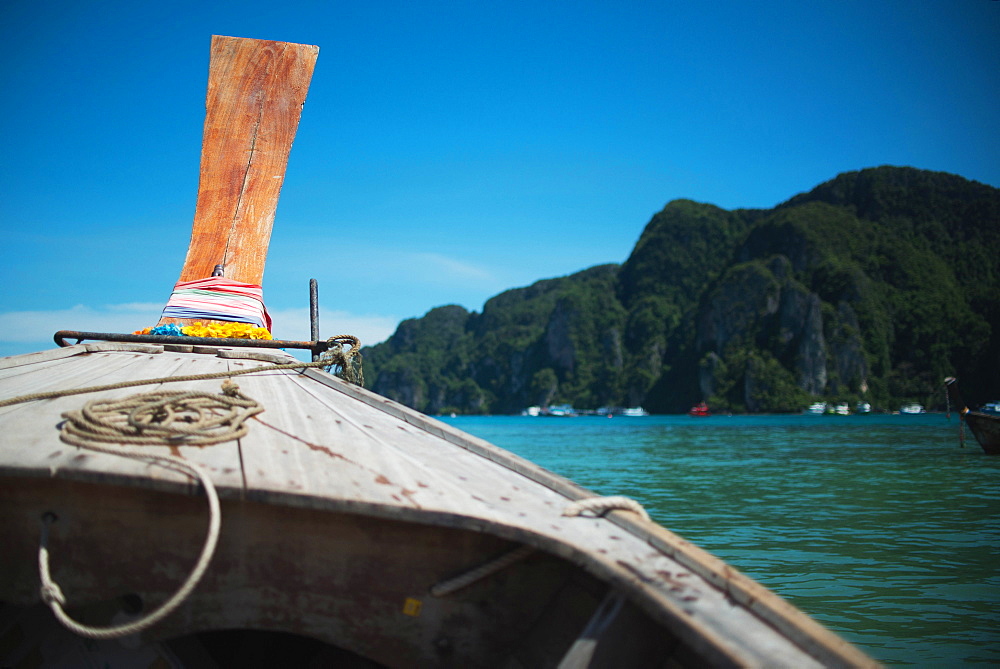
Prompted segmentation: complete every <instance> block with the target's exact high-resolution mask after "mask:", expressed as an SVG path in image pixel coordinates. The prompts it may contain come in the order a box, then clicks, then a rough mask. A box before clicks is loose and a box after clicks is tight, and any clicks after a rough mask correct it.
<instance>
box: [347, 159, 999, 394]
mask: <svg viewBox="0 0 1000 669" xmlns="http://www.w3.org/2000/svg"><path fill="white" fill-rule="evenodd" d="M998 292H1000V190H997V189H995V188H991V187H989V186H985V185H982V184H979V183H975V182H971V181H967V180H965V179H962V178H961V177H957V176H954V175H951V174H944V173H935V172H926V171H921V170H916V169H912V168H897V167H880V168H874V169H868V170H863V171H860V172H851V173H847V174H842V175H840V176H838V177H837V178H835V179H833V180H832V181H830V182H827V183H824V184H822V185H820V186H818V187H816V188H815V189H813V190H812V191H810V192H809V193H804V194H801V195H798V196H796V197H793V198H792V199H790V200H789V201H787V202H786V203H784V204H782V205H779V206H778V207H775V208H774V209H771V210H736V211H726V210H723V209H720V208H718V207H715V206H712V205H708V204H700V203H696V202H691V201H689V200H677V201H674V202H671V203H669V204H668V205H667V206H666V207H664V209H663V210H662V211H660V212H659V213H657V214H656V215H655V216H654V217H653V218H652V220H651V221H650V222H649V223H648V225H647V226H646V228H645V230H644V231H643V234H642V236H641V237H640V239H639V241H638V242H637V244H636V246H635V248H634V249H633V252H632V254H631V256H630V257H629V258H628V260H627V261H626V262H625V263H624V264H623V265H621V266H617V265H603V266H599V267H593V268H590V269H587V270H584V271H582V272H579V273H577V274H574V275H571V276H567V277H562V278H558V279H547V280H543V281H539V282H537V283H535V284H533V285H531V286H528V287H525V288H517V289H513V290H508V291H506V292H504V293H502V294H500V295H497V296H496V297H494V298H492V299H490V300H489V301H488V302H487V303H486V304H485V306H484V307H483V311H482V313H470V312H468V311H466V310H465V309H463V308H462V307H458V306H447V307H439V308H437V309H434V310H432V311H430V312H429V313H428V314H427V315H426V316H424V317H423V318H419V319H411V320H407V321H404V322H403V323H401V324H400V326H399V328H398V329H397V331H396V333H395V334H394V335H393V336H392V337H391V338H390V339H389V340H388V341H386V342H384V343H382V344H379V345H377V346H373V347H368V348H366V349H365V350H364V354H365V367H366V369H365V375H366V378H368V379H369V380H370V383H371V387H372V388H373V389H374V390H375V391H376V392H379V393H381V394H383V395H386V396H388V397H391V398H393V399H396V400H398V401H400V402H403V403H405V404H407V405H409V406H412V407H415V408H417V409H420V410H422V411H425V412H428V413H437V412H445V411H455V412H461V413H510V412H515V411H519V410H520V409H522V408H523V407H526V406H530V405H546V404H556V403H563V402H566V403H571V404H573V405H574V406H576V407H577V408H581V409H594V408H598V407H601V406H638V405H642V406H645V407H646V408H647V409H648V410H650V411H653V412H677V411H683V410H685V409H686V408H687V407H689V406H691V405H692V404H695V403H696V402H699V401H701V400H707V401H708V402H709V403H710V405H712V407H713V408H714V409H716V410H731V411H752V412H772V411H800V410H802V408H803V407H804V406H805V405H806V404H808V403H810V402H812V401H815V400H816V399H826V400H830V401H845V402H852V403H853V402H856V401H860V400H865V401H868V402H870V403H871V404H873V405H875V406H876V407H879V408H887V409H891V408H895V407H897V406H898V405H899V404H900V403H902V402H906V401H917V402H920V403H923V404H926V405H929V406H938V405H940V404H941V402H942V401H943V395H942V393H941V392H940V381H941V379H942V378H943V377H944V376H946V375H949V374H954V375H957V376H960V377H961V378H962V385H963V390H966V393H967V394H968V395H969V397H970V399H977V398H978V399H990V397H989V396H988V395H989V394H990V393H994V394H997V393H1000V388H998V387H997V386H996V385H991V384H995V383H996V381H995V379H996V372H997V369H998V367H1000V336H998V334H1000V300H998V299H997V295H998Z"/></svg>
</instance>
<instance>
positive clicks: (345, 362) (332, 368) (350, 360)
mask: <svg viewBox="0 0 1000 669" xmlns="http://www.w3.org/2000/svg"><path fill="white" fill-rule="evenodd" d="M327 345H328V347H327V349H326V350H325V351H323V352H322V353H321V354H320V357H319V362H323V363H325V365H324V369H325V370H326V371H327V372H329V373H330V374H333V375H335V376H339V377H340V378H342V379H344V380H345V381H347V382H348V383H353V384H354V385H356V386H363V385H365V377H364V374H363V373H362V371H361V353H359V351H360V350H361V340H360V339H358V338H357V337H355V336H354V335H337V336H336V337H330V338H329V339H327ZM348 345H349V346H350V348H348Z"/></svg>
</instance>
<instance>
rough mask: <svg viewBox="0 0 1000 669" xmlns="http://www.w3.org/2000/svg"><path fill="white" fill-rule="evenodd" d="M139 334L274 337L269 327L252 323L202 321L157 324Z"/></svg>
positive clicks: (138, 332) (138, 333)
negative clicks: (189, 323)
mask: <svg viewBox="0 0 1000 669" xmlns="http://www.w3.org/2000/svg"><path fill="white" fill-rule="evenodd" d="M133 334H137V335H163V336H167V337H182V336H186V337H215V338H221V339H273V337H271V333H270V332H268V330H267V328H262V327H257V326H256V325H253V324H252V323H202V322H201V321H198V322H196V323H194V324H193V325H184V326H181V325H177V324H176V323H168V324H167V325H157V326H155V327H151V328H143V329H142V330H136V331H135V332H134V333H133Z"/></svg>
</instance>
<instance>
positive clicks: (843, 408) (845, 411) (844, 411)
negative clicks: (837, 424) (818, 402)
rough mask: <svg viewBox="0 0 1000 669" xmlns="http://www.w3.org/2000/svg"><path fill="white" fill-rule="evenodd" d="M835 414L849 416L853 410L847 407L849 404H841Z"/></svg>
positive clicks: (834, 410) (836, 408)
mask: <svg viewBox="0 0 1000 669" xmlns="http://www.w3.org/2000/svg"><path fill="white" fill-rule="evenodd" d="M833 412H834V413H835V414H837V415H838V416H847V415H849V414H850V413H851V409H850V407H848V406H847V402H841V403H840V404H838V405H837V406H836V407H834V409H833Z"/></svg>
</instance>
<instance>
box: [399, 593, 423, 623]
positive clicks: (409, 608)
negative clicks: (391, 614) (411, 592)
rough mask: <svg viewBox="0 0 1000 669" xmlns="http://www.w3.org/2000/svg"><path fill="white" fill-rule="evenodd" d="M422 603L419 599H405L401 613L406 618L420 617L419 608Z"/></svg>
mask: <svg viewBox="0 0 1000 669" xmlns="http://www.w3.org/2000/svg"><path fill="white" fill-rule="evenodd" d="M422 606H423V603H421V601H420V600H419V599H413V598H412V597H407V598H406V601H405V602H403V613H405V614H406V615H408V616H413V617H414V618H416V617H417V616H419V615H420V608H421V607H422Z"/></svg>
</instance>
